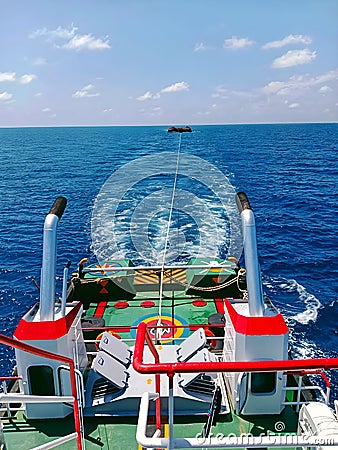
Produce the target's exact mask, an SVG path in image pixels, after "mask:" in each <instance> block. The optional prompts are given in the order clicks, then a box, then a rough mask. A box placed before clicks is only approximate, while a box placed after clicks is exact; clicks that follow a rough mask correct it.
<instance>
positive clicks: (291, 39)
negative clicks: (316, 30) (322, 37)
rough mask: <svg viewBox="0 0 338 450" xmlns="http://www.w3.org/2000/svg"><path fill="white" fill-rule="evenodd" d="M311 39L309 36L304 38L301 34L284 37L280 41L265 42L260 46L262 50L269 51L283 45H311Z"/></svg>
mask: <svg viewBox="0 0 338 450" xmlns="http://www.w3.org/2000/svg"><path fill="white" fill-rule="evenodd" d="M311 42H312V39H311V38H310V36H305V35H303V34H289V35H288V36H285V38H283V39H281V40H280V41H271V42H267V43H266V44H264V45H263V46H262V49H263V50H269V49H271V48H281V47H284V46H285V45H289V44H306V45H308V44H311Z"/></svg>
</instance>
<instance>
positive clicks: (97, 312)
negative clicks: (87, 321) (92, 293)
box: [94, 302, 107, 317]
mask: <svg viewBox="0 0 338 450" xmlns="http://www.w3.org/2000/svg"><path fill="white" fill-rule="evenodd" d="M106 306H107V302H99V303H98V305H97V307H96V310H95V312H94V317H103V314H104V310H105V309H106Z"/></svg>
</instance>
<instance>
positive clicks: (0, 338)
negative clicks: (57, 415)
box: [0, 334, 83, 450]
mask: <svg viewBox="0 0 338 450" xmlns="http://www.w3.org/2000/svg"><path fill="white" fill-rule="evenodd" d="M0 344H4V345H7V346H9V347H14V348H17V349H18V350H22V351H24V352H27V353H32V354H33V355H37V356H41V357H42V358H48V359H52V360H54V361H61V362H63V363H65V364H68V365H69V368H70V382H71V388H72V397H71V399H72V401H73V404H74V411H73V412H74V425H75V433H76V443H77V449H78V450H82V449H83V446H82V435H81V421H80V410H79V404H78V397H77V389H76V377H75V364H74V361H73V360H72V359H71V358H68V357H67V356H63V355H57V354H56V353H52V352H49V351H47V350H43V349H40V348H36V347H33V346H32V345H29V344H26V343H25V342H20V341H17V340H15V339H13V338H10V337H8V336H5V335H3V334H0ZM73 437H75V435H74V436H73Z"/></svg>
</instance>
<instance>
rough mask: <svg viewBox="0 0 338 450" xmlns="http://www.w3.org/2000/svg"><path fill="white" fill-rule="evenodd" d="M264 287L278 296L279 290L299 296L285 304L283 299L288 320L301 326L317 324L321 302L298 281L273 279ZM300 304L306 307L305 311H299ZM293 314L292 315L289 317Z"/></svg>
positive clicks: (265, 282)
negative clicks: (294, 321)
mask: <svg viewBox="0 0 338 450" xmlns="http://www.w3.org/2000/svg"><path fill="white" fill-rule="evenodd" d="M264 286H265V287H267V288H268V289H271V290H273V291H274V293H275V294H276V295H278V292H277V291H278V289H280V290H283V291H285V292H287V293H288V294H290V296H291V295H292V294H297V296H298V299H296V301H294V300H291V299H290V301H286V302H285V298H284V299H283V300H284V302H283V307H284V308H287V309H285V314H286V315H287V316H288V318H290V319H293V320H296V321H297V322H299V323H301V324H304V325H306V324H308V323H309V322H310V321H313V322H316V320H317V316H318V309H319V308H321V307H322V304H321V303H320V301H319V300H318V299H317V297H315V296H314V295H313V294H310V293H309V292H307V290H306V288H305V287H304V286H302V285H301V284H300V283H298V282H297V281H296V280H294V279H291V280H287V279H285V278H277V277H273V278H270V279H269V280H267V281H264ZM300 303H301V304H303V305H305V310H303V311H299V309H300ZM290 312H292V315H289V314H290Z"/></svg>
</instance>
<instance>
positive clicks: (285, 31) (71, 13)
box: [0, 0, 338, 127]
mask: <svg viewBox="0 0 338 450" xmlns="http://www.w3.org/2000/svg"><path fill="white" fill-rule="evenodd" d="M0 11H1V16H0V24H1V26H0V49H1V58H0V127H21V126H80V125H84V126H88V125H90V126H91V125H163V124H165V125H193V124H227V123H285V122H286V123H291V122H337V118H338V1H337V0H282V1H279V0H171V1H162V0H138V1H136V0H53V1H52V0H31V1H27V0H0Z"/></svg>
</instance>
